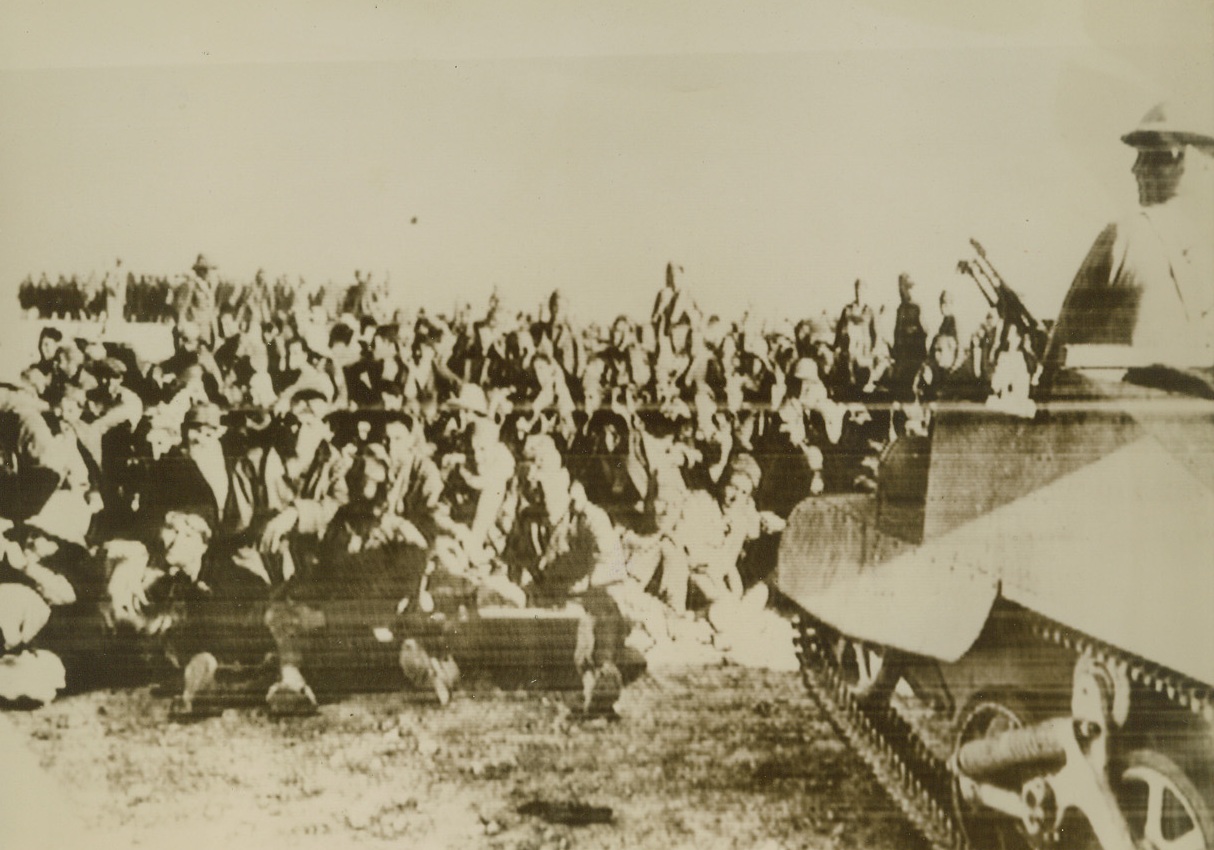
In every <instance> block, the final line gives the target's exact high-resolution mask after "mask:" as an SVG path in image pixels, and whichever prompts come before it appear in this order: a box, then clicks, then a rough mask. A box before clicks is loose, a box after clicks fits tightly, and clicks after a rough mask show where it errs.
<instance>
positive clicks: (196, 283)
mask: <svg viewBox="0 0 1214 850" xmlns="http://www.w3.org/2000/svg"><path fill="white" fill-rule="evenodd" d="M216 268H218V266H215V265H212V264H211V263H210V262H209V261H208V260H207V258H206V255H204V254H199V255H198V259H196V260H195V261H194V266H193V268H192V269H190V271H192V272H193V274H191V275H188V276H187V277H186V279H185V280H184V281H182V282H181V283H180V284H179V285H178V286H177V289H176V291H175V292H174V293H173V314H174V316H175V317H176V319H177V323H178V324H182V323H183V322H194V323H196V324H197V325H198V326H199V327H200V328H202V335H203V339H205V340H206V342H207V345H208V347H210V344H211V343H212V342H213V341H214V340H215V322H216V319H217V314H216V308H215V281H214V280H213V279H212V278H211V272H213V271H215V269H216Z"/></svg>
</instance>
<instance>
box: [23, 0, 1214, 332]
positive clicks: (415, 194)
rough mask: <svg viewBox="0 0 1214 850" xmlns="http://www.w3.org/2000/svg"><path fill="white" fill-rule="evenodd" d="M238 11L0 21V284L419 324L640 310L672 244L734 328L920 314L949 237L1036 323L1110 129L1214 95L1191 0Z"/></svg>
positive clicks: (198, 8) (1204, 19)
mask: <svg viewBox="0 0 1214 850" xmlns="http://www.w3.org/2000/svg"><path fill="white" fill-rule="evenodd" d="M246 5H247V4H241V3H222V2H220V3H215V2H207V3H184V4H162V3H153V2H146V3H145V2H140V3H130V2H118V3H105V4H96V3H79V4H76V3H66V4H58V5H56V6H55V8H53V9H48V8H44V7H43V5H42V4H37V3H23V2H15V3H14V2H8V3H5V4H4V5H3V6H0V9H2V11H0V18H2V19H3V20H4V22H5V26H3V27H0V111H2V114H3V115H4V116H5V120H4V121H3V123H2V124H0V299H10V302H9V303H13V302H12V301H11V299H12V297H13V296H12V293H13V291H14V290H15V287H16V284H17V282H18V281H19V280H20V279H21V278H22V277H24V276H25V275H27V274H31V273H32V274H37V273H38V272H40V271H43V270H45V271H47V272H48V273H51V274H52V275H54V274H57V273H59V272H68V273H70V272H79V273H82V274H83V273H87V272H88V271H90V270H92V269H96V270H98V271H104V270H105V269H106V268H108V267H110V266H112V264H113V262H114V259H115V258H116V257H121V258H122V259H123V261H124V265H125V266H126V267H128V268H130V269H133V270H135V271H146V272H149V273H174V272H178V271H183V270H185V269H186V268H187V267H188V266H189V265H191V263H192V261H193V258H194V256H195V254H197V253H198V252H199V251H203V252H205V253H206V254H207V255H208V257H209V258H210V259H211V260H212V261H214V262H216V263H217V264H218V265H219V266H220V274H221V275H227V276H231V277H235V278H239V279H244V278H248V277H251V276H252V274H253V272H254V271H255V270H256V269H257V268H258V267H264V268H265V269H266V270H267V272H268V273H269V274H270V275H271V276H274V275H277V274H279V273H289V274H291V275H293V276H294V275H303V276H305V277H307V278H308V279H309V280H320V281H324V280H333V281H335V282H350V281H351V280H352V273H353V270H354V269H356V268H359V269H369V270H372V271H373V272H375V274H376V276H377V277H382V276H383V275H385V274H386V273H389V272H390V274H391V281H392V283H393V285H394V286H395V287H398V288H399V291H400V297H401V298H402V299H403V300H404V301H406V303H412V304H421V305H425V306H427V307H429V308H431V309H446V308H449V306H450V305H451V303H452V300H453V299H454V298H456V297H466V298H470V299H472V300H473V301H474V302H478V301H480V300H481V299H483V297H484V296H485V294H487V293H488V292H489V290H490V289H491V288H492V287H493V286H494V285H497V286H499V287H500V288H501V289H502V291H503V292H504V293H505V295H506V300H507V303H513V304H517V305H519V306H522V307H531V306H532V305H533V304H534V302H536V301H537V300H538V299H539V298H540V297H542V296H543V295H544V294H545V293H547V292H549V291H551V290H552V289H553V288H554V287H558V286H559V287H561V288H562V289H564V290H565V292H566V294H567V301H568V302H569V304H570V306H571V307H572V308H573V311H574V312H575V313H576V314H578V315H580V316H582V317H584V318H598V319H603V318H607V317H609V316H611V315H613V314H615V313H616V312H620V311H626V312H631V313H634V314H640V313H644V312H645V311H647V309H648V306H649V304H650V303H651V300H652V295H653V292H654V290H655V289H656V287H657V286H659V285H660V283H661V281H662V277H663V269H664V267H665V263H666V261H667V260H669V259H673V260H675V261H677V262H679V263H681V264H682V265H683V266H684V268H685V269H686V280H687V282H688V285H689V286H690V287H691V288H692V289H693V290H694V291H695V292H696V293H697V296H698V298H699V300H700V301H701V303H703V304H704V305H705V306H706V307H707V308H708V309H710V310H712V311H717V312H720V313H722V314H723V315H728V316H730V317H734V316H737V315H738V314H740V312H741V311H742V310H743V309H745V308H746V307H747V305H748V304H749V305H752V306H753V308H754V309H755V310H756V311H757V312H758V313H760V314H762V315H764V316H801V315H806V314H808V313H811V312H813V311H815V310H817V309H818V308H821V307H829V308H831V309H832V310H835V309H837V308H838V307H840V306H841V305H842V304H843V303H844V302H845V301H846V300H847V298H848V297H849V296H850V290H851V282H852V280H854V279H855V278H856V277H858V276H859V277H863V278H864V279H865V280H866V281H868V284H869V290H870V292H871V293H872V295H873V297H874V299H875V300H877V301H893V300H894V298H895V297H896V296H895V290H896V287H895V279H896V277H897V274H898V272H899V271H902V270H907V271H909V272H910V273H911V275H912V276H913V277H915V278H916V279H917V280H918V281H919V283H920V290H919V292H920V301H921V302H922V303H924V304H925V306H928V307H929V310H934V301H935V294H936V293H937V292H938V291H939V289H940V288H941V287H942V286H947V287H949V288H950V289H953V290H954V291H956V292H957V293H958V295H959V298H960V300H961V301H962V303H963V305H964V303H965V301H966V300H967V296H968V297H969V298H973V295H972V293H971V292H970V291H969V288H970V284H969V282H968V280H967V279H965V278H961V277H960V276H958V275H957V274H956V272H955V265H956V262H957V260H958V259H960V258H962V257H966V256H968V252H969V246H968V241H967V240H968V239H969V237H970V236H975V237H977V238H978V239H980V240H982V241H983V242H984V243H985V244H986V246H987V248H988V250H989V252H990V254H991V256H992V258H993V259H994V260H995V262H996V263H997V264H998V265H999V267H1000V269H1001V270H1002V271H1003V272H1004V275H1005V277H1007V278H1008V279H1009V281H1010V282H1011V283H1012V284H1013V285H1014V286H1016V287H1017V288H1019V289H1021V290H1022V291H1023V292H1024V294H1025V296H1026V299H1027V300H1028V302H1029V303H1030V305H1031V306H1034V307H1036V308H1037V309H1038V310H1039V312H1041V313H1042V315H1044V316H1051V315H1052V314H1053V312H1054V310H1056V308H1057V305H1058V303H1059V302H1060V300H1061V297H1062V295H1063V293H1064V292H1065V289H1066V287H1067V285H1068V284H1069V282H1070V278H1071V275H1072V274H1073V272H1074V270H1075V268H1076V266H1077V265H1078V263H1079V261H1080V260H1081V259H1082V257H1083V255H1084V253H1085V252H1086V250H1087V248H1088V246H1089V245H1090V243H1091V241H1092V239H1093V238H1094V237H1095V235H1096V233H1097V232H1098V231H1099V230H1100V228H1101V227H1102V226H1103V224H1104V223H1105V222H1107V221H1108V220H1111V219H1112V218H1115V217H1117V216H1118V215H1120V214H1122V213H1123V212H1124V211H1125V210H1126V209H1128V208H1130V207H1132V205H1133V203H1134V198H1135V191H1134V181H1133V178H1132V176H1131V175H1130V173H1129V167H1130V164H1131V162H1132V160H1133V153H1132V151H1131V150H1130V149H1129V148H1127V147H1125V146H1124V145H1122V144H1121V143H1120V142H1119V141H1118V137H1119V136H1120V135H1121V134H1122V133H1124V132H1125V131H1127V130H1128V129H1130V128H1131V127H1132V126H1133V125H1134V124H1135V123H1136V122H1137V121H1138V119H1139V118H1140V117H1141V115H1142V114H1143V113H1144V112H1145V111H1146V110H1147V109H1148V108H1149V107H1150V106H1151V105H1153V103H1154V102H1156V101H1158V100H1160V99H1162V98H1164V97H1177V96H1182V97H1186V98H1189V99H1194V98H1195V99H1198V100H1201V101H1203V102H1204V103H1205V104H1207V105H1212V104H1214V4H1212V3H1210V2H1208V0H1166V2H1150V3H1148V2H1126V1H1125V0H1116V1H1115V2H1114V1H1113V0H1093V2H1076V1H1075V0H1031V2H1017V3H1014V4H1012V3H999V4H994V3H988V4H985V6H989V8H990V10H989V11H983V12H981V13H979V12H978V11H976V8H975V7H976V6H977V4H974V3H959V2H957V3H952V2H950V3H945V2H923V0H913V2H912V0H871V2H868V3H864V4H847V5H845V4H841V3H804V2H788V3H770V2H769V3H757V4H744V5H743V4H727V3H724V2H708V3H703V2H697V3H687V4H682V3H680V4H666V5H665V6H664V7H663V8H661V9H655V8H653V6H654V5H656V4H652V3H646V2H631V3H613V4H609V8H606V9H601V10H598V11H585V10H582V11H581V12H580V13H578V14H575V13H574V11H573V9H572V6H573V5H574V4H566V3H558V2H555V0H552V2H547V1H546V2H526V3H509V4H502V3H490V2H485V3H466V4H450V3H438V2H429V3H411V4H407V7H405V6H404V5H403V4H402V7H401V8H388V7H387V4H384V8H379V7H378V6H377V5H376V4H374V3H362V2H355V3H349V2H340V3H337V2H334V3H302V4H291V5H290V6H289V7H288V6H286V5H285V4H284V5H282V6H281V7H280V6H279V5H278V4H261V5H258V6H256V7H255V8H253V9H249V8H247V7H246ZM414 217H416V219H417V221H416V223H411V222H412V219H413V218H414ZM974 301H976V299H974Z"/></svg>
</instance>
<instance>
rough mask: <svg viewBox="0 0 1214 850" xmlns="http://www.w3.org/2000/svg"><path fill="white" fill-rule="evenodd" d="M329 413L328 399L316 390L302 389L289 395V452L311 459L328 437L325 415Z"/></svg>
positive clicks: (295, 455) (298, 456)
mask: <svg viewBox="0 0 1214 850" xmlns="http://www.w3.org/2000/svg"><path fill="white" fill-rule="evenodd" d="M328 415H329V400H328V399H327V398H325V396H324V393H321V392H319V391H318V390H312V389H303V390H299V391H298V392H296V393H295V394H294V395H293V396H291V402H290V407H289V414H288V416H287V421H288V422H289V423H290V427H291V430H292V436H293V445H292V446H291V447H290V449H289V451H290V453H291V454H292V455H293V456H294V457H297V458H303V459H305V460H309V459H311V458H312V457H313V456H315V454H316V450H317V449H318V448H319V447H320V444H321V443H323V442H324V441H325V440H327V439H328V438H329V437H330V435H331V434H330V430H329V425H328V423H327V422H326V420H325V417H327V416H328Z"/></svg>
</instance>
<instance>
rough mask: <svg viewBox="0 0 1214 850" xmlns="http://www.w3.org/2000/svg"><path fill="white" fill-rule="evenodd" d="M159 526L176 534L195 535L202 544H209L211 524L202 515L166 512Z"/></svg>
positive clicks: (187, 512)
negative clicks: (200, 539)
mask: <svg viewBox="0 0 1214 850" xmlns="http://www.w3.org/2000/svg"><path fill="white" fill-rule="evenodd" d="M161 526H162V527H164V528H169V529H172V530H174V531H177V532H184V533H187V534H196V535H198V536H199V537H201V538H202V542H203V543H210V542H211V524H210V523H209V522H207V521H206V519H204V518H203V516H202V514H198V513H194V512H193V511H168V512H166V513H165V515H164V520H163V521H162V522H161Z"/></svg>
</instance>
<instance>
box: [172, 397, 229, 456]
mask: <svg viewBox="0 0 1214 850" xmlns="http://www.w3.org/2000/svg"><path fill="white" fill-rule="evenodd" d="M223 433H224V427H223V414H222V413H221V412H220V410H219V407H218V406H216V405H214V404H211V403H210V402H203V403H201V404H196V405H194V406H193V407H191V408H190V409H189V410H188V411H187V412H186V415H185V419H184V420H182V423H181V441H182V443H183V444H184V445H185V447H186V450H187V451H189V452H190V453H191V454H194V453H197V452H200V451H208V450H209V451H222V449H221V447H220V443H219V440H220V438H221V437H223Z"/></svg>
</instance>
